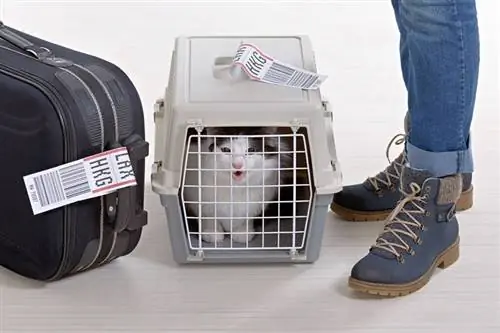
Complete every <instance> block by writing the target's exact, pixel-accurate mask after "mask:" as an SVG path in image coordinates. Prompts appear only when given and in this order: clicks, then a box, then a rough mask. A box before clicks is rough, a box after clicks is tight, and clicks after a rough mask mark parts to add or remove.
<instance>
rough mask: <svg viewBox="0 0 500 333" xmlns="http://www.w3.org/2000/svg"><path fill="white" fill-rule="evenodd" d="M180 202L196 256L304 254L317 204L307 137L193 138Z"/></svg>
mask: <svg viewBox="0 0 500 333" xmlns="http://www.w3.org/2000/svg"><path fill="white" fill-rule="evenodd" d="M187 144H188V146H187V151H186V153H185V158H184V161H183V164H184V166H183V177H182V184H181V193H180V194H181V200H182V206H183V207H182V208H183V213H184V222H185V226H186V230H187V234H188V243H189V247H190V249H191V250H206V249H218V250H231V249H239V250H241V249H248V250H258V249H266V250H272V249H276V250H300V249H301V248H303V247H304V244H305V239H306V233H307V225H308V222H309V214H310V210H311V201H312V194H313V193H312V189H313V187H312V184H311V182H312V181H311V170H310V163H309V153H308V146H307V142H306V136H305V135H304V134H302V133H290V134H251V135H217V134H206V133H205V134H202V133H200V132H198V133H197V134H193V135H190V136H189V137H188V140H187Z"/></svg>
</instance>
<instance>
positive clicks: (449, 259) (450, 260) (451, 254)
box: [438, 241, 460, 269]
mask: <svg viewBox="0 0 500 333" xmlns="http://www.w3.org/2000/svg"><path fill="white" fill-rule="evenodd" d="M459 256H460V247H459V242H458V241H457V242H456V244H454V245H453V246H451V247H450V248H449V249H448V250H446V252H445V253H443V255H442V256H441V258H440V261H439V264H438V267H439V268H442V269H446V268H448V267H450V266H451V265H453V264H454V263H455V262H456V261H457V260H458V257H459Z"/></svg>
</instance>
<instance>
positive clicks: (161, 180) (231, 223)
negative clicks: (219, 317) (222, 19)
mask: <svg viewBox="0 0 500 333" xmlns="http://www.w3.org/2000/svg"><path fill="white" fill-rule="evenodd" d="M242 42H245V43H251V45H258V47H259V48H261V49H262V50H265V52H266V53H268V54H270V55H272V56H274V57H275V58H276V59H279V60H280V61H282V62H283V63H286V64H290V65H292V66H295V67H296V68H303V69H305V70H307V71H310V72H313V73H315V72H316V65H315V61H314V56H313V50H312V47H311V44H310V41H309V39H308V38H307V37H303V36H284V37H248V36H247V37H235V36H231V37H206V36H205V37H179V38H177V40H176V44H175V50H174V52H173V54H172V62H171V68H170V78H169V83H168V87H167V89H166V92H165V96H164V98H161V99H159V100H158V101H157V102H156V105H155V126H156V137H155V157H154V158H155V162H154V165H153V171H152V187H153V190H154V192H156V193H157V194H158V195H159V196H160V199H161V203H162V205H163V206H164V207H165V210H166V217H167V223H168V228H169V233H170V242H171V247H172V252H173V257H174V259H175V261H176V262H178V263H250V262H253V263H259V262H274V263H278V262H291V263H301V262H302V263H311V262H314V261H315V260H316V259H317V258H318V257H319V254H320V247H321V243H322V235H323V229H324V224H325V219H326V216H327V213H328V208H329V205H330V203H331V201H332V198H333V195H334V193H336V192H338V191H340V190H341V172H340V168H339V163H338V161H337V156H336V151H335V141H334V134H333V126H332V122H333V117H332V111H331V110H330V108H329V105H328V102H326V101H325V100H323V99H322V98H321V94H320V90H319V89H298V88H293V87H292V88H290V87H286V86H282V85H279V84H267V83H263V82H256V81H255V80H252V79H250V77H249V76H248V75H245V73H244V71H243V70H240V71H239V72H238V71H237V70H238V68H236V71H235V70H234V69H235V66H226V67H224V66H225V65H227V60H228V59H232V60H234V59H235V52H236V50H239V47H240V46H241V45H242V44H241V43H242ZM225 69H226V75H224V70H225ZM272 70H274V72H271V71H272ZM235 73H236V74H235ZM237 73H239V74H237ZM241 73H243V74H241ZM268 73H269V74H268V75H267V77H268V78H273V77H274V78H275V79H276V78H278V79H279V76H280V75H281V76H283V75H291V73H288V72H286V71H284V70H280V68H274V67H273V68H271V69H269V72H268ZM247 74H248V73H247ZM273 75H274V76H273ZM302 81H303V82H304V78H302ZM309 83H311V82H309ZM235 170H236V171H235Z"/></svg>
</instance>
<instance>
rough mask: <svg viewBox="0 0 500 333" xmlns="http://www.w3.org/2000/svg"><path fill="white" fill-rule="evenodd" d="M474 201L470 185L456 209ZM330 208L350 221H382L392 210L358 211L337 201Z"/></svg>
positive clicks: (464, 207) (467, 205)
mask: <svg viewBox="0 0 500 333" xmlns="http://www.w3.org/2000/svg"><path fill="white" fill-rule="evenodd" d="M473 203H474V188H473V187H472V186H471V187H470V188H469V189H467V190H466V191H463V192H462V194H461V195H460V198H459V199H458V201H457V211H458V212H461V211H464V210H468V209H470V208H471V207H472V206H473ZM330 208H331V210H332V211H333V212H334V213H335V214H337V215H338V216H339V217H340V218H341V219H343V220H345V221H350V222H376V221H383V220H385V219H386V218H387V216H389V214H390V213H391V212H392V209H391V210H380V211H371V212H366V211H360V210H353V209H349V208H345V207H343V206H340V205H339V204H337V203H335V202H334V203H332V204H331V205H330Z"/></svg>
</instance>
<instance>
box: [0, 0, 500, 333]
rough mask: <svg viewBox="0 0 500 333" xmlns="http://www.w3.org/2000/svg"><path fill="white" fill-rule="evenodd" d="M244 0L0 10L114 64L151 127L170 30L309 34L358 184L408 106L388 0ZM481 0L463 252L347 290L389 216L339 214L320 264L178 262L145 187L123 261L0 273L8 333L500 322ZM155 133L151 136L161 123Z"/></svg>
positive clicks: (374, 167) (381, 332)
mask: <svg viewBox="0 0 500 333" xmlns="http://www.w3.org/2000/svg"><path fill="white" fill-rule="evenodd" d="M238 2H241V1H232V3H233V5H232V6H231V7H229V5H227V4H219V5H218V6H216V5H214V4H212V5H211V6H209V5H203V4H200V3H198V4H193V3H188V2H187V1H186V3H185V4H184V5H181V4H174V3H167V4H165V3H164V4H153V3H152V2H151V1H149V2H147V3H143V4H138V3H139V1H137V3H135V4H134V3H131V2H130V1H127V2H125V1H123V3H119V1H114V4H113V1H108V2H106V3H107V4H103V3H101V4H97V3H95V2H93V1H92V2H91V1H87V4H84V1H81V3H83V4H75V3H76V1H66V2H62V1H59V2H56V1H53V2H52V3H48V2H43V1H13V0H10V1H9V0H0V4H1V5H3V7H2V6H0V8H2V11H1V12H0V18H1V19H2V20H3V21H4V22H5V23H6V24H9V25H12V26H15V27H17V28H19V29H23V30H25V31H27V32H31V33H35V34H37V35H39V36H42V37H44V38H46V39H50V40H53V41H55V42H59V43H61V44H65V45H67V46H70V47H74V48H77V49H80V50H84V51H86V52H89V53H93V54H96V55H99V56H101V57H103V58H106V59H109V60H111V61H113V62H115V63H117V64H118V65H119V66H121V67H122V68H123V69H124V70H125V71H126V72H127V73H129V75H130V77H131V78H132V80H133V81H134V83H136V85H137V87H138V89H139V91H140V93H141V96H142V98H143V102H144V107H145V111H146V120H147V122H148V126H150V125H151V123H152V105H153V102H154V100H155V99H156V98H157V97H158V96H160V95H161V94H162V93H163V89H164V87H165V85H166V83H167V79H168V69H169V61H170V51H171V50H172V46H173V44H172V43H173V39H174V37H175V36H177V35H179V34H197V33H206V34H210V33H238V32H239V33H244V34H292V33H304V34H309V35H310V36H311V38H312V40H313V43H314V47H315V50H316V54H317V60H318V66H319V70H320V72H321V73H324V74H327V75H329V79H328V80H327V82H325V84H324V86H323V89H322V90H323V93H324V94H325V95H327V96H328V97H329V98H330V99H331V100H332V102H333V105H334V108H335V113H336V114H335V118H336V123H335V126H336V139H337V145H338V147H337V149H338V154H339V156H340V159H341V162H342V166H343V172H344V180H345V182H346V183H352V182H357V181H361V180H363V179H364V178H365V177H366V176H368V175H371V174H374V173H375V172H376V171H378V170H379V169H381V168H383V167H384V166H385V165H386V162H385V160H384V150H385V145H386V143H387V142H388V140H389V139H390V138H391V137H392V136H393V135H394V134H396V133H398V131H401V129H402V121H403V116H404V111H405V94H404V87H403V84H402V81H401V75H400V72H399V63H398V53H397V41H398V35H397V30H396V25H395V22H394V19H393V14H392V9H391V6H390V1H389V0H379V1H374V0H373V1H361V0H358V1H354V0H350V1H348V0H345V1H333V0H332V1H323V3H322V4H321V3H319V1H303V2H302V3H298V4H294V5H290V4H289V5H286V4H283V5H281V6H280V5H267V6H259V5H252V6H249V5H246V6H243V5H242V4H241V3H238ZM255 2H256V1H255ZM477 2H478V9H479V19H480V26H481V35H482V67H481V78H480V80H481V81H480V86H479V92H478V97H477V113H476V116H475V121H474V129H473V130H474V148H475V154H476V155H475V156H476V165H477V172H476V174H475V180H474V186H475V189H476V196H475V200H476V203H475V206H474V208H473V210H471V211H468V212H465V213H461V214H460V216H459V219H460V222H461V236H462V247H461V250H462V253H461V259H460V260H459V262H458V263H457V264H456V265H454V266H452V267H451V268H449V269H448V270H446V271H440V272H438V273H437V274H436V275H435V276H434V278H433V279H432V280H431V283H430V284H429V285H428V286H427V287H426V288H425V289H423V290H422V291H421V292H418V293H416V294H413V295H411V296H408V297H405V298H399V299H391V300H378V299H374V298H365V297H359V296H357V295H354V294H352V293H351V292H350V291H349V290H348V289H347V287H346V279H347V277H348V274H349V271H350V269H351V267H352V265H353V264H354V263H355V262H356V260H358V259H359V258H360V257H361V256H363V255H364V254H365V252H366V251H367V249H368V246H369V245H370V244H371V242H372V241H373V240H374V239H375V236H376V234H377V232H378V231H379V230H380V228H381V224H380V223H364V224H351V223H345V222H341V221H339V220H337V219H336V218H335V217H334V216H333V215H331V216H329V218H328V221H327V227H326V231H325V235H324V241H323V248H322V253H321V258H320V260H319V261H318V262H317V263H315V264H314V265H308V266H279V267H274V266H265V267H263V266H251V267H245V266H226V267H179V266H177V265H176V264H174V263H173V262H172V259H171V256H170V247H169V242H168V234H167V225H166V220H165V216H164V213H163V211H162V208H161V206H160V205H159V201H158V198H157V197H156V196H155V195H154V194H152V193H151V192H150V191H148V193H147V201H146V203H147V208H148V209H149V211H150V216H151V217H150V222H149V225H148V226H147V228H145V232H144V237H143V239H142V241H141V243H140V245H139V247H138V248H137V250H136V251H135V252H134V253H133V254H131V255H130V256H129V257H126V258H123V259H121V260H119V261H117V262H115V263H113V264H111V265H108V266H106V267H104V268H102V269H99V270H95V271H92V272H88V273H86V274H81V275H79V276H75V277H73V278H71V279H66V280H63V281H60V282H57V283H52V284H41V283H36V282H33V281H29V280H26V279H24V278H21V277H19V276H17V275H15V274H12V273H11V272H9V271H7V270H4V269H0V332H2V333H7V332H9V333H10V332H30V333H31V332H136V333H142V332H182V331H191V332H238V333H240V332H241V333H243V332H276V333H278V332H352V333H362V332H363V333H364V332H374V333H387V332H395V333H396V332H397V333H403V332H404V333H410V332H411V333H413V332H427V333H430V332H436V333H437V332H455V331H463V332H478V333H488V332H499V331H500V319H499V318H500V312H499V311H500V294H499V293H500V288H499V281H500V265H499V262H500V261H499V259H500V258H499V254H500V253H499V250H500V239H499V238H500V232H499V230H500V219H499V215H500V210H499V206H500V202H499V199H500V193H499V188H500V187H499V186H500V177H499V168H498V165H499V149H498V144H499V135H500V132H499V129H498V128H499V119H498V118H499V102H498V92H499V85H498V70H499V68H498V54H497V53H495V52H496V47H497V46H496V45H495V43H496V39H497V36H496V34H497V33H495V31H497V32H498V31H499V30H500V29H498V26H496V27H495V24H496V23H495V22H494V20H495V18H497V17H498V15H497V14H496V13H495V11H496V8H495V3H496V1H492V0H477ZM205 3H207V2H205ZM245 16H246V17H247V18H245ZM252 16H253V17H254V18H248V17H252ZM362 118H364V120H361V119H362ZM148 133H149V135H148V140H149V141H150V142H152V141H153V136H152V134H153V129H152V127H149V129H148ZM368 135H369V136H368ZM397 153H398V152H393V153H392V156H395V155H396V154H397ZM150 162H151V160H149V161H148V163H150Z"/></svg>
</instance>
